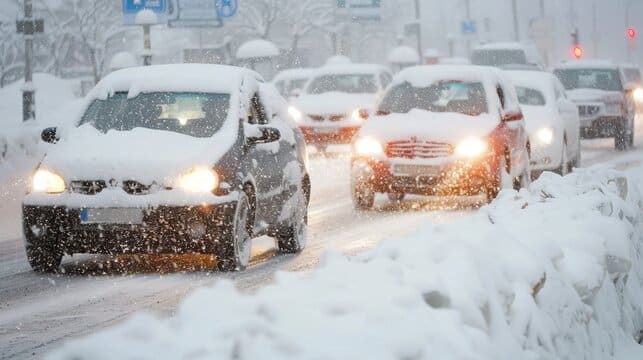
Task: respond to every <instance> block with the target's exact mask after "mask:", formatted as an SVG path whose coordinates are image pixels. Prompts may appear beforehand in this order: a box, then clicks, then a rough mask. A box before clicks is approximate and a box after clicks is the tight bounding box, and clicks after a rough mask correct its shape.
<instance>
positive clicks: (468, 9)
mask: <svg viewBox="0 0 643 360" xmlns="http://www.w3.org/2000/svg"><path fill="white" fill-rule="evenodd" d="M464 6H465V11H466V15H467V20H466V21H471V0H465V1H464ZM467 56H471V39H470V38H469V36H467Z"/></svg>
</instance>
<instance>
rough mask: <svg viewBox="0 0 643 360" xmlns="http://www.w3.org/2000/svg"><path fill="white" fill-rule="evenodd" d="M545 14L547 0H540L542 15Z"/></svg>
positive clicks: (542, 16)
mask: <svg viewBox="0 0 643 360" xmlns="http://www.w3.org/2000/svg"><path fill="white" fill-rule="evenodd" d="M545 15H546V13H545V0H540V17H541V18H544V17H545Z"/></svg>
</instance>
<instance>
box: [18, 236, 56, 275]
mask: <svg viewBox="0 0 643 360" xmlns="http://www.w3.org/2000/svg"><path fill="white" fill-rule="evenodd" d="M45 241H46V240H45ZM26 252H27V260H28V261H29V265H30V266H31V268H32V269H33V270H34V271H37V272H42V273H54V272H56V271H57V270H58V269H59V268H60V263H61V262H62V259H63V253H62V252H61V251H59V250H56V249H53V248H51V247H47V246H38V245H31V244H27V247H26Z"/></svg>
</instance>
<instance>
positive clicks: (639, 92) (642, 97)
mask: <svg viewBox="0 0 643 360" xmlns="http://www.w3.org/2000/svg"><path fill="white" fill-rule="evenodd" d="M632 96H634V100H636V102H640V103H643V88H636V90H634V92H633V93H632Z"/></svg>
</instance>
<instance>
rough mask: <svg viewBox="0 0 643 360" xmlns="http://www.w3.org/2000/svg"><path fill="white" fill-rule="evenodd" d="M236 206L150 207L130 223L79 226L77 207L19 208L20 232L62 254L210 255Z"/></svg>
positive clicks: (227, 225)
mask: <svg viewBox="0 0 643 360" xmlns="http://www.w3.org/2000/svg"><path fill="white" fill-rule="evenodd" d="M235 207H236V202H225V203H220V204H214V205H213V204H211V205H196V206H156V207H150V208H145V209H140V210H141V211H142V214H143V216H142V221H141V222H137V223H136V224H121V223H119V224H113V223H109V224H108V223H84V222H83V220H82V217H83V216H82V215H81V214H83V208H78V207H67V206H43V205H26V204H24V205H23V209H22V211H23V231H24V235H25V239H26V241H27V242H28V243H30V244H31V245H39V244H41V245H46V246H47V247H51V246H53V247H55V248H57V249H59V250H60V251H62V252H64V253H67V254H74V253H97V254H123V253H132V254H141V253H143V254H161V253H176V254H181V253H213V252H214V251H215V242H216V241H217V239H218V238H219V237H220V235H221V234H222V233H223V232H224V231H225V229H226V228H228V227H230V223H231V222H232V219H233V217H234V210H235Z"/></svg>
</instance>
